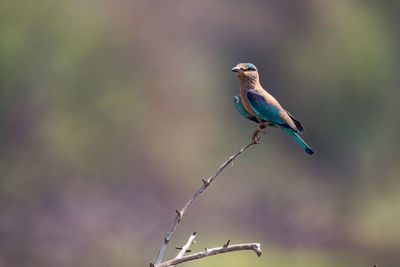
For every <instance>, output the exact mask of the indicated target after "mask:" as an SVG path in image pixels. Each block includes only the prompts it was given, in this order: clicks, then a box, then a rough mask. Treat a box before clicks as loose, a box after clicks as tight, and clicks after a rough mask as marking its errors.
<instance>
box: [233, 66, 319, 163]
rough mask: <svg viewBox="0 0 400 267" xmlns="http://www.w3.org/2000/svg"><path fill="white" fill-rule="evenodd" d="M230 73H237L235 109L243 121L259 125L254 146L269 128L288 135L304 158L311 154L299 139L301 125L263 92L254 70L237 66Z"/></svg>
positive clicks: (250, 67) (252, 67)
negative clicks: (261, 132)
mask: <svg viewBox="0 0 400 267" xmlns="http://www.w3.org/2000/svg"><path fill="white" fill-rule="evenodd" d="M232 71H233V72H236V74H237V76H238V78H239V82H240V95H236V96H235V97H234V98H233V103H234V105H235V108H236V109H237V111H239V113H240V115H242V116H243V117H245V118H246V119H249V120H251V121H254V122H257V123H259V125H258V130H257V131H256V132H254V134H253V136H252V139H253V142H256V141H257V140H256V139H257V135H258V132H259V131H260V130H262V129H263V128H265V127H267V125H270V126H274V127H279V128H281V129H282V130H284V131H285V132H287V133H288V134H289V135H290V136H291V137H292V138H293V139H294V141H296V142H297V143H298V144H299V145H300V146H301V147H302V148H303V149H304V151H305V152H306V153H307V154H309V155H311V154H313V153H314V151H312V149H311V148H310V147H309V146H308V145H307V144H306V142H304V141H303V139H301V137H300V136H299V133H300V132H301V131H303V126H302V125H301V123H300V122H299V121H298V120H296V119H295V118H294V117H293V116H292V115H291V114H290V113H289V112H287V111H286V110H285V109H283V108H282V106H281V105H280V104H279V102H278V101H277V100H276V99H275V98H274V97H273V96H272V95H270V94H269V93H268V92H267V91H265V90H264V88H262V86H261V84H260V79H259V76H258V71H257V68H256V66H254V65H253V64H251V63H239V64H237V65H236V66H235V67H234V68H233V69H232Z"/></svg>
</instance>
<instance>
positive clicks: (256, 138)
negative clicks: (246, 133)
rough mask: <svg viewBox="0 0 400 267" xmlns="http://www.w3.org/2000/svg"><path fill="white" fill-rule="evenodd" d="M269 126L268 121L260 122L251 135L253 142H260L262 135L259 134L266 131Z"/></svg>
mask: <svg viewBox="0 0 400 267" xmlns="http://www.w3.org/2000/svg"><path fill="white" fill-rule="evenodd" d="M267 126H268V123H266V122H262V123H260V124H258V126H257V130H255V131H254V132H253V134H252V135H251V141H252V142H253V144H259V143H260V140H261V136H260V135H259V134H260V133H265V129H266V128H267Z"/></svg>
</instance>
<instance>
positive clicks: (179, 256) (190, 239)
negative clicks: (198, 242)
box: [175, 232, 196, 259]
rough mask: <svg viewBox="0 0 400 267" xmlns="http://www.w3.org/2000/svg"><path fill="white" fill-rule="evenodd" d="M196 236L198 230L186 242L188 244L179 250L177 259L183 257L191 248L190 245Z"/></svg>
mask: <svg viewBox="0 0 400 267" xmlns="http://www.w3.org/2000/svg"><path fill="white" fill-rule="evenodd" d="M195 238H196V232H194V233H193V234H192V235H191V236H190V237H189V239H188V241H187V242H186V244H185V245H184V246H183V247H182V249H181V251H179V253H178V255H176V257H175V259H179V258H182V257H183V255H185V253H186V252H187V251H188V250H189V247H190V245H191V244H192V243H193V240H194V239H195Z"/></svg>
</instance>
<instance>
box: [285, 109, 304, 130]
mask: <svg viewBox="0 0 400 267" xmlns="http://www.w3.org/2000/svg"><path fill="white" fill-rule="evenodd" d="M286 113H287V114H288V115H289V117H290V118H291V119H292V121H293V122H294V124H295V125H296V127H297V130H299V132H302V131H303V130H304V127H303V125H301V123H300V122H299V121H298V120H297V119H296V118H295V117H293V115H292V114H290V113H289V111H286Z"/></svg>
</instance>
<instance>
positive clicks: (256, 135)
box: [251, 129, 261, 144]
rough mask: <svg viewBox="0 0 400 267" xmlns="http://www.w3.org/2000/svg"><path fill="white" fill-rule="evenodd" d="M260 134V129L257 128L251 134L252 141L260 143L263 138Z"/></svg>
mask: <svg viewBox="0 0 400 267" xmlns="http://www.w3.org/2000/svg"><path fill="white" fill-rule="evenodd" d="M259 134H260V130H258V129H257V130H255V131H254V133H253V134H252V136H251V141H252V142H253V144H259V143H260V140H261V136H259Z"/></svg>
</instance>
